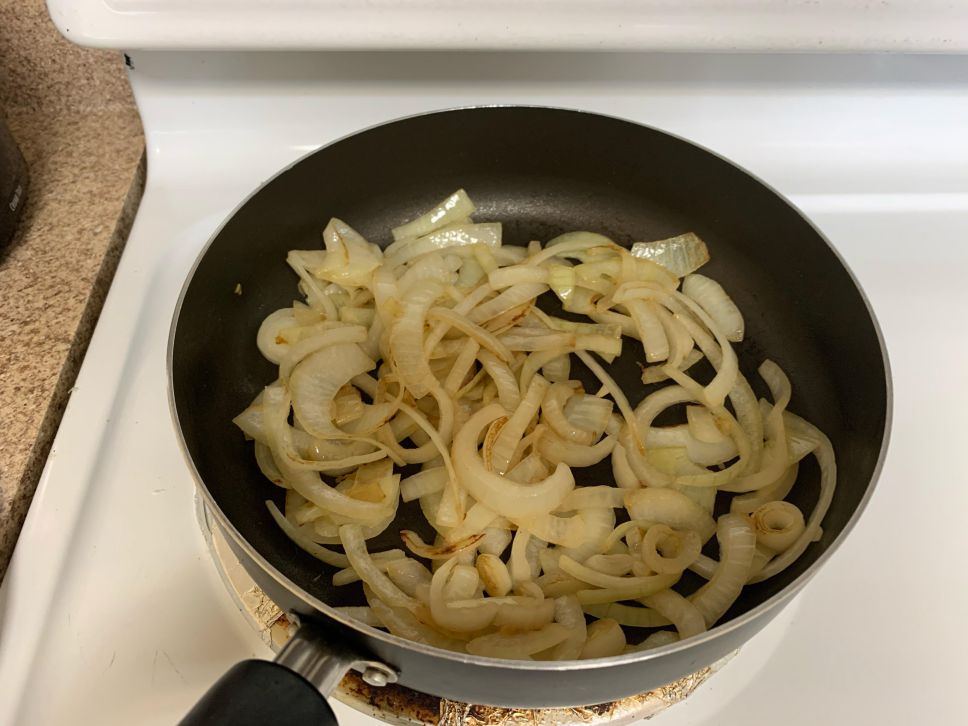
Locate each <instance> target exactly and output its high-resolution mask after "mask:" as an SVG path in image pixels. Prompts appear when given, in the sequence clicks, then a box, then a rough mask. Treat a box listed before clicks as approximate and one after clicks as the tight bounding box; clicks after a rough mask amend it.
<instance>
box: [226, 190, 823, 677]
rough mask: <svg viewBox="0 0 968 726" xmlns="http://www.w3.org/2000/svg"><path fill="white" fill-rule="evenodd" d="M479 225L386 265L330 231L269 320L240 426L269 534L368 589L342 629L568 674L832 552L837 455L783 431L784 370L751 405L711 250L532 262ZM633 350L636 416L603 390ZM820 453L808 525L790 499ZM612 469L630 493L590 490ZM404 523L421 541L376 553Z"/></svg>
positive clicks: (816, 435)
mask: <svg viewBox="0 0 968 726" xmlns="http://www.w3.org/2000/svg"><path fill="white" fill-rule="evenodd" d="M474 211H475V208H474V205H473V203H472V202H471V200H470V199H469V198H468V196H467V194H466V193H465V192H464V191H463V190H460V191H458V192H456V193H454V194H452V195H451V196H449V197H447V198H446V199H445V200H444V201H443V202H441V203H440V204H439V205H438V206H436V207H435V208H434V209H432V210H430V211H429V212H427V213H426V214H424V215H423V216H421V217H419V218H417V219H414V220H412V221H410V222H408V223H406V224H404V225H402V226H400V227H397V228H395V229H393V240H394V241H393V243H392V244H390V245H389V246H387V247H386V248H385V249H383V250H381V249H380V248H379V247H378V246H376V245H374V244H371V243H370V242H368V241H367V240H365V239H364V238H363V237H362V236H360V234H358V233H357V232H355V231H354V230H353V229H352V228H351V227H350V226H349V225H347V224H346V223H345V222H342V221H340V220H338V219H333V220H331V221H330V223H329V225H328V226H327V227H326V229H325V231H324V232H323V240H324V242H325V250H295V251H292V252H290V253H289V257H288V263H289V265H290V266H291V267H292V268H293V270H295V272H296V274H297V275H298V276H299V291H300V293H301V294H302V295H303V296H304V298H305V299H304V301H297V302H294V303H293V305H292V307H287V308H283V309H282V310H278V311H276V312H274V313H272V314H271V315H269V316H268V317H267V318H266V319H265V321H264V322H263V323H262V326H261V328H260V330H259V333H258V341H257V342H258V346H259V350H260V351H261V352H262V354H263V355H264V356H265V357H266V358H267V359H268V360H270V361H272V363H274V364H277V365H278V366H279V375H278V379H277V380H276V381H275V382H273V383H271V384H270V385H269V386H267V387H266V388H265V390H264V391H263V392H262V393H260V394H259V396H258V397H257V398H256V399H255V401H253V402H252V404H251V406H249V408H247V409H246V410H245V411H243V412H242V413H241V414H240V415H239V416H238V417H236V419H235V423H236V424H237V425H238V426H239V428H241V429H242V431H243V432H244V433H245V435H246V436H247V437H248V438H251V439H253V440H254V442H255V444H254V445H255V458H256V461H257V462H258V465H259V467H260V469H261V471H262V472H263V473H264V474H265V476H266V477H267V478H268V479H269V480H270V481H272V482H273V483H274V484H277V485H278V486H280V487H283V488H284V489H285V507H284V510H283V511H280V510H279V509H278V508H277V507H276V505H275V504H274V503H273V502H271V501H269V502H266V504H267V506H268V507H269V510H270V512H271V514H272V516H273V518H274V519H275V521H276V522H277V523H278V525H279V526H280V527H281V528H282V529H283V530H284V531H285V533H286V534H287V535H288V536H289V537H290V538H291V539H292V540H293V541H294V542H295V543H296V544H297V545H299V547H301V548H302V549H303V550H305V551H306V552H308V553H309V554H311V555H313V556H314V557H316V558H318V559H319V560H321V561H322V562H323V563H325V564H326V565H329V566H330V567H331V568H335V572H334V573H333V574H332V578H333V583H334V584H336V585H346V584H349V583H354V582H359V581H362V587H363V591H364V593H365V595H366V600H367V602H368V606H366V607H354V608H344V611H345V612H346V613H347V614H348V615H351V616H353V617H355V618H357V619H359V620H361V621H363V622H365V623H368V624H370V625H373V626H375V627H379V628H385V629H387V630H389V631H390V632H391V633H394V634H396V635H399V636H402V637H404V638H409V639H411V640H415V641H419V642H421V643H426V644H430V645H433V646H438V647H441V648H448V649H451V650H457V651H462V652H467V653H471V654H475V655H483V656H492V657H497V658H517V659H551V660H572V659H578V658H598V657H605V656H612V655H616V654H619V653H622V652H625V651H627V650H634V649H641V648H649V647H655V646H657V645H663V644H668V643H671V642H674V641H676V640H678V639H682V638H688V637H690V636H694V635H696V634H698V633H701V632H703V631H705V630H707V629H708V628H710V627H712V626H713V625H714V624H715V623H716V622H717V621H718V620H719V619H720V618H721V617H722V616H723V615H724V614H725V613H726V611H727V610H728V609H729V607H730V606H731V605H732V603H733V602H734V601H735V600H736V598H737V597H738V596H739V594H740V591H741V590H742V588H743V587H744V586H745V585H746V584H747V583H756V582H760V581H762V580H765V579H767V578H770V577H773V576H775V575H776V574H777V573H779V572H781V571H782V570H784V569H785V568H786V567H788V566H789V565H790V564H791V563H793V562H794V561H795V560H796V559H797V558H798V557H799V556H800V555H801V554H802V553H803V551H804V550H805V549H806V548H807V546H808V545H809V544H810V542H812V541H814V540H816V539H818V538H819V536H820V534H821V528H820V525H821V521H822V520H823V518H824V515H825V514H826V512H827V509H828V508H829V506H830V503H831V499H832V497H833V493H834V485H835V482H836V468H835V462H834V454H833V449H832V447H831V445H830V441H829V440H828V439H827V437H826V436H825V435H824V434H823V433H822V432H821V431H819V430H818V429H817V428H816V427H814V426H813V425H811V424H810V423H808V422H807V421H805V420H803V419H802V418H799V417H798V416H796V415H795V414H793V413H791V412H790V411H789V410H787V405H788V403H789V401H790V394H791V387H790V381H789V380H788V379H787V376H786V375H785V374H784V373H783V371H782V370H781V369H780V367H779V366H778V365H777V364H776V363H773V362H771V361H769V360H767V361H764V362H763V363H762V365H760V367H759V370H758V372H757V373H758V375H759V377H760V378H761V379H762V381H763V382H764V383H765V386H766V388H765V389H764V390H766V389H768V390H769V393H770V395H769V397H768V399H766V398H760V399H757V397H756V395H755V394H754V392H753V389H752V387H751V385H750V383H749V382H748V380H747V379H746V377H744V375H743V373H742V372H741V371H740V369H739V364H738V361H737V356H736V353H735V351H734V349H733V345H732V344H733V343H737V342H739V341H741V340H742V339H743V335H744V322H743V316H742V314H741V312H740V311H739V309H738V308H737V307H736V305H735V304H734V303H733V301H732V300H731V299H730V298H729V296H728V295H727V293H726V292H725V291H724V290H723V288H722V287H721V286H720V285H719V284H718V283H717V282H715V281H714V280H712V279H710V278H708V277H705V276H703V275H701V274H698V273H697V272H696V270H697V269H698V268H699V267H701V266H702V265H703V264H704V263H705V262H706V261H707V260H708V259H709V256H708V252H707V249H706V246H705V244H704V243H703V242H702V240H701V239H699V237H697V236H696V235H694V234H691V233H688V234H683V235H681V236H678V237H673V238H671V239H665V240H659V241H654V242H645V243H643V242H639V243H636V244H634V245H632V247H631V249H627V248H624V247H621V246H619V245H617V244H615V243H613V242H612V241H611V240H609V239H608V238H606V237H604V236H602V235H600V234H595V233H592V232H570V233H567V234H563V235H561V236H559V237H556V238H554V239H552V240H549V241H548V242H547V243H546V244H544V245H542V244H541V243H539V242H532V243H530V244H529V245H528V246H527V247H519V246H511V245H502V243H501V225H500V224H494V223H478V222H473V221H472V220H471V215H472V214H473V212H474ZM546 301H547V302H548V303H549V304H545V302H546ZM539 302H540V305H539ZM555 305H557V307H555ZM547 309H556V310H561V311H563V312H558V313H557V314H552V313H549V312H546V310H547ZM625 346H632V347H633V350H634V351H635V353H636V357H637V358H639V360H640V362H641V379H642V384H641V390H640V391H637V392H636V395H634V396H633V399H638V398H640V397H641V394H643V393H644V394H645V395H644V398H642V400H641V402H639V403H638V404H637V405H636V406H634V407H633V405H632V404H631V403H630V401H629V399H628V398H627V395H626V394H627V393H628V392H629V391H628V390H623V388H622V387H620V386H619V385H618V384H617V383H616V382H615V380H614V379H613V378H612V376H611V375H610V373H609V364H610V363H611V362H612V361H613V360H614V359H615V358H616V357H618V356H619V355H620V354H621V353H622V351H623V349H624V347H625ZM580 377H581V378H583V379H584V380H585V381H586V382H587V381H589V380H595V381H596V383H595V385H594V386H592V387H591V388H593V389H594V390H590V389H586V388H585V386H584V385H583V384H582V382H581V381H580V380H579V378H580ZM675 415H679V420H680V421H681V423H678V424H674V425H657V424H656V421H657V419H658V418H659V417H660V416H664V417H665V419H669V418H671V417H674V416H675ZM811 454H812V455H813V456H815V457H816V459H817V462H818V464H819V469H820V491H819V496H818V497H816V501H815V503H814V504H813V507H812V509H811V511H809V513H806V516H805V513H804V512H801V510H800V509H799V508H798V507H797V506H795V505H794V504H792V503H790V502H788V501H785V500H786V498H787V496H788V495H789V494H790V492H791V491H792V490H793V489H794V487H796V485H797V474H798V467H799V462H800V461H801V460H802V459H803V458H804V457H806V456H807V455H811ZM603 461H605V462H606V463H610V465H611V472H612V476H610V477H606V478H603V480H601V481H599V482H597V483H595V484H593V485H588V486H581V485H576V482H575V474H576V473H578V474H579V475H580V476H579V478H581V479H582V480H583V481H584V480H587V478H588V477H587V476H581V474H582V473H583V472H581V470H582V469H583V468H585V467H591V466H594V465H596V464H598V463H599V462H603ZM402 472H403V473H402ZM404 473H405V474H406V476H404ZM585 474H587V472H585ZM406 502H419V508H420V510H421V511H422V513H423V515H424V517H425V518H426V521H427V524H428V526H427V527H426V529H425V532H424V537H421V535H420V534H418V533H417V532H413V531H409V530H402V531H400V532H399V534H400V538H401V541H402V548H400V549H391V550H388V551H375V550H376V548H375V547H372V546H368V540H371V539H372V538H374V537H377V536H378V535H380V534H381V533H383V532H384V531H385V530H387V529H390V528H394V527H395V526H396V527H399V524H397V523H396V521H395V520H396V517H397V512H398V507H400V506H401V503H406ZM410 506H416V505H410ZM719 512H725V513H722V514H720V515H719V516H718V517H714V513H719ZM391 531H392V530H391ZM428 532H433V533H435V534H434V536H433V537H432V538H430V537H427V533H428ZM425 538H426V539H429V541H426V540H425ZM707 544H708V545H709V546H707ZM711 554H712V555H713V556H710V555H711ZM687 571H691V572H692V573H695V574H696V575H698V576H700V577H701V578H702V579H703V580H705V583H704V584H702V585H701V586H699V587H698V589H696V588H695V580H696V579H698V578H695V577H694V576H689V575H688V574H686V573H687ZM690 579H692V580H693V584H692V585H691V586H688V587H683V585H684V584H686V583H688V582H689V580H690ZM680 580H682V583H680ZM677 588H678V590H677ZM642 628H647V629H650V630H639V629H642ZM644 634H648V636H647V637H645V638H644V640H643V639H642V636H643V635H644ZM629 636H632V640H633V641H640V642H636V643H635V644H634V645H631V644H630V643H629Z"/></svg>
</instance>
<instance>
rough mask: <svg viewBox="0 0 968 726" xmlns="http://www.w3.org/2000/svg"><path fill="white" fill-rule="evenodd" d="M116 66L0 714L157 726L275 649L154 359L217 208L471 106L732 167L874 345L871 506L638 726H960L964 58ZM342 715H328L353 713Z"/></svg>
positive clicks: (965, 533) (10, 611)
mask: <svg viewBox="0 0 968 726" xmlns="http://www.w3.org/2000/svg"><path fill="white" fill-rule="evenodd" d="M132 62H133V65H134V69H133V70H132V71H131V74H132V81H133V84H134V88H135V92H136V96H137V98H138V102H139V105H140V107H141V109H142V112H143V114H144V119H145V127H146V129H147V143H148V154H149V172H148V182H147V187H146V191H145V195H144V200H143V202H142V205H141V208H140V210H139V212H138V217H137V219H136V221H135V225H134V228H133V230H132V232H131V237H130V239H129V242H128V245H127V248H126V250H125V253H124V257H123V259H122V261H121V264H120V266H119V269H118V273H117V277H116V279H115V282H114V284H113V287H112V290H111V293H110V295H109V298H108V301H107V303H106V304H105V307H104V312H103V313H102V317H101V321H100V323H99V325H98V328H97V330H96V332H95V335H94V338H93V340H92V343H91V346H90V349H89V352H88V355H87V358H86V360H85V363H84V365H83V368H82V371H81V373H80V376H79V378H78V381H77V386H76V389H75V391H74V393H73V395H72V398H71V402H70V404H69V406H68V410H67V412H66V414H65V417H64V421H63V424H62V426H61V429H60V431H59V433H58V435H57V438H56V441H55V443H54V447H53V449H52V452H51V456H50V460H49V462H48V465H47V468H46V470H45V472H44V475H43V478H42V480H41V483H40V486H39V487H38V490H37V495H36V498H35V502H34V505H33V507H32V509H31V512H30V515H29V517H28V520H27V523H26V526H25V529H24V532H23V535H22V538H21V542H20V545H19V546H18V549H17V551H16V553H15V558H14V561H13V563H12V566H11V569H10V571H9V573H8V575H7V577H6V580H5V581H4V583H3V585H2V587H0V723H4V724H8V723H9V724H17V723H23V724H31V725H35V724H36V725H38V726H39V725H43V724H60V723H66V722H72V723H80V724H85V723H99V724H130V723H140V724H171V723H175V722H176V721H177V720H178V718H179V717H180V716H181V715H182V714H183V713H184V712H185V711H186V710H187V708H188V707H189V706H190V704H191V703H192V702H193V701H194V699H195V698H197V696H198V695H199V694H200V693H201V692H202V691H203V690H204V689H205V688H206V687H207V686H208V685H209V684H211V683H212V682H213V681H214V680H215V679H216V678H217V677H218V676H219V675H220V674H221V673H222V672H223V671H224V670H226V669H227V668H228V667H229V665H230V664H231V663H232V662H234V661H235V660H237V659H241V658H246V657H252V656H257V657H267V656H268V655H269V651H268V648H267V647H266V646H265V645H264V644H263V642H262V641H261V640H260V638H259V637H258V635H257V634H256V633H255V632H254V631H253V630H252V629H251V628H250V626H249V624H248V623H247V622H246V620H245V618H244V617H242V615H241V614H240V613H239V612H238V610H237V609H236V607H235V605H234V603H233V601H232V599H231V597H230V595H229V594H228V593H227V592H226V590H225V588H224V585H223V583H222V581H221V580H220V578H219V576H218V574H217V572H216V570H215V568H214V566H213V565H212V563H211V561H210V559H209V554H208V551H207V549H206V547H205V544H204V540H203V538H202V534H201V532H200V529H199V527H198V524H197V522H196V520H195V514H194V505H193V486H192V482H191V478H190V476H189V474H188V472H187V469H186V466H185V463H184V461H183V459H182V456H181V453H180V451H179V449H178V447H177V445H176V441H175V435H174V432H173V429H172V424H171V421H170V418H169V414H168V405H167V399H166V380H165V367H164V361H165V347H166V343H167V335H168V328H169V324H170V320H171V314H172V311H173V308H174V304H175V301H176V299H177V296H178V293H179V291H180V288H181V285H182V282H183V280H184V278H185V276H186V275H187V273H188V271H189V269H190V267H191V265H192V263H193V261H194V259H195V257H196V256H197V254H198V253H199V251H200V250H201V248H202V247H203V245H204V243H205V242H206V240H207V239H208V238H209V236H210V235H211V234H212V233H213V232H214V231H215V230H216V229H217V227H218V225H219V224H220V222H221V220H222V219H223V218H224V217H225V216H226V215H227V214H229V213H230V212H231V210H232V209H233V208H234V207H235V206H237V205H238V204H239V202H240V201H241V200H242V199H243V198H244V197H245V196H246V195H247V194H248V193H249V192H250V191H251V190H252V189H254V188H255V187H256V186H257V185H258V184H260V183H261V182H262V181H264V180H265V179H267V178H268V177H270V176H271V175H272V174H273V173H274V172H275V170H277V169H279V168H281V167H282V166H284V165H286V164H288V163H290V162H291V161H293V160H294V159H296V158H298V157H299V156H301V155H302V154H304V153H307V152H309V151H311V150H312V149H314V148H316V147H318V146H319V145H320V144H323V143H326V142H328V141H330V140H332V139H335V138H339V137H340V136H342V135H344V134H346V133H349V132H351V131H353V130H355V129H358V128H362V127H366V126H368V125H371V124H373V123H377V122H380V121H384V120H389V119H392V118H394V117H399V116H401V115H405V114H408V113H414V112H420V111H424V110H430V109H436V108H444V107H452V106H459V105H466V104H473V103H534V104H548V105H557V106H567V107H573V108H583V109H588V110H596V111H600V112H605V113H612V114H616V115H621V116H625V117H629V118H633V119H636V120H639V121H643V122H647V123H650V124H653V125H656V126H658V127H660V128H664V129H668V130H671V131H673V132H675V133H679V134H681V135H683V136H685V137H687V138H690V139H692V140H695V141H697V142H699V143H702V144H704V145H707V146H709V147H711V148H713V149H715V150H716V151H719V152H720V153H723V154H724V155H726V156H728V157H730V158H732V159H734V160H735V161H737V162H739V163H741V164H743V165H745V166H746V167H747V168H749V169H751V170H752V171H753V172H754V173H757V174H759V175H760V176H762V177H763V178H765V179H766V180H767V181H769V182H770V183H772V184H774V185H775V186H776V187H777V188H778V189H779V190H780V191H782V192H784V193H786V194H788V195H791V197H792V199H793V201H794V202H796V203H797V204H798V205H800V206H801V208H802V209H804V211H805V212H806V213H807V214H808V215H809V216H810V217H811V218H812V219H813V220H814V221H815V222H816V223H817V224H818V225H819V226H820V228H821V229H822V230H823V231H824V232H825V233H826V234H827V235H828V236H829V237H830V239H831V240H832V241H833V243H834V244H835V246H836V247H837V248H838V250H839V251H840V252H841V253H842V255H843V256H844V258H845V259H846V261H847V262H848V264H849V265H850V266H851V267H852V269H853V271H854V272H855V274H856V275H857V277H858V279H859V280H860V282H861V284H862V285H863V287H864V289H865V290H866V292H867V294H868V296H869V298H870V300H871V302H872V304H873V307H874V309H875V312H876V313H877V315H878V317H879V320H880V323H881V326H882V329H883V333H884V336H885V339H886V341H887V345H888V349H889V353H890V357H891V363H892V368H893V375H894V391H895V410H894V427H893V435H892V442H891V448H890V452H889V455H888V458H887V462H886V465H885V467H884V471H883V474H882V476H881V481H880V484H879V487H878V491H877V492H876V493H875V496H874V498H873V500H872V502H871V504H870V507H869V508H868V510H867V512H866V514H865V515H864V517H863V518H862V520H861V521H860V523H859V524H858V526H857V528H856V529H855V531H854V532H853V533H852V535H851V536H850V537H849V539H848V541H847V542H846V543H845V544H844V546H843V547H842V548H841V550H840V551H839V552H838V553H837V554H836V556H835V557H833V559H832V560H831V561H830V562H829V563H828V564H827V565H826V566H825V567H824V568H823V570H822V571H821V572H820V573H819V574H818V575H817V577H816V578H815V580H814V581H813V582H811V583H810V584H809V585H808V587H807V588H806V589H805V591H804V592H803V593H802V594H801V595H800V596H799V597H798V598H797V599H796V600H795V601H794V602H793V603H792V604H791V605H790V606H789V607H788V608H787V609H786V610H785V611H784V612H783V613H782V614H781V615H780V616H779V617H778V618H777V620H776V621H775V622H774V623H773V624H771V625H770V626H768V628H767V629H766V630H765V631H763V633H761V634H760V635H759V636H757V637H756V638H754V639H753V640H752V641H751V642H750V643H749V644H748V645H747V646H746V647H744V649H743V650H742V651H741V653H740V654H739V656H737V657H736V658H735V659H734V661H733V662H731V663H730V664H729V665H727V666H726V667H725V668H724V669H723V670H722V672H720V673H718V674H717V675H715V676H714V677H713V678H712V679H710V681H709V682H708V683H707V684H705V685H704V686H702V687H701V688H700V689H699V690H698V691H697V692H696V693H695V694H694V695H693V696H692V697H691V698H690V699H689V700H688V701H686V702H685V703H684V704H682V705H679V706H677V707H675V708H673V709H671V710H670V711H668V712H667V713H665V714H663V715H661V716H659V717H657V718H655V719H654V723H657V724H660V725H661V726H677V725H678V724H683V725H685V724H690V725H691V726H712V724H727V725H728V724H743V725H744V726H749V725H756V724H764V725H765V724H773V723H775V722H776V721H777V720H782V721H783V722H784V723H786V724H788V725H790V726H796V725H799V724H803V725H804V726H806V725H807V724H810V725H811V726H812V725H813V724H816V723H818V722H820V720H821V719H823V720H825V721H826V722H828V723H836V724H841V723H844V724H847V723H870V722H872V721H873V720H875V719H876V721H877V722H878V723H880V724H897V725H899V726H900V725H901V724H910V723H915V722H917V721H924V722H927V723H955V722H957V721H958V720H959V719H960V718H961V715H962V713H963V710H962V699H961V695H960V692H959V689H958V688H957V685H958V683H959V680H960V679H959V678H958V677H957V674H958V673H959V670H960V669H961V667H962V666H961V660H962V654H963V652H964V651H965V650H966V648H968V627H966V625H965V623H964V617H963V614H964V613H965V612H968V588H966V587H964V586H963V585H964V583H963V578H962V577H961V574H960V570H959V569H958V568H957V565H956V563H957V557H958V554H959V553H961V552H964V551H965V550H966V548H968V528H966V527H964V524H963V523H964V513H965V512H966V511H968V475H966V474H965V473H964V469H963V467H961V466H960V465H959V458H958V453H959V451H960V450H961V449H962V448H963V447H964V446H965V442H966V441H968V419H966V417H965V414H964V411H965V410H968V378H966V377H965V375H964V361H965V360H968V338H966V337H965V336H964V335H963V334H961V328H962V327H963V324H964V323H963V321H964V320H965V318H966V315H968V292H966V286H965V284H964V281H963V278H964V271H965V270H968V245H966V244H965V234H966V230H968V135H965V134H964V129H965V128H968V87H966V86H964V85H962V84H960V80H961V79H962V78H964V77H968V76H966V73H968V62H966V59H957V58H938V59H930V58H910V59H903V58H888V57H866V58H857V57H847V56H844V57H830V58H814V59H804V58H799V57H792V56H777V57H769V58H767V57H750V56H727V57H716V56H636V55H592V56H581V57H579V56H570V55H567V54H561V55H558V56H553V55H551V56H547V55H542V56H527V55H518V56H516V55H514V54H511V55H505V56H491V55H487V54H478V55H467V56H460V57H450V56H444V55H440V54H438V55H434V54H418V55H413V56H403V55H396V54H383V55H366V54H330V55H325V54H320V55H300V54H294V55H281V54H261V55H255V54H253V55H246V54H240V55H231V54H230V55H223V56H218V55H215V54H177V55H174V56H170V57H165V56H163V55H162V54H152V53H140V54H133V55H132ZM818 284H820V283H819V281H818ZM337 710H338V711H339V712H340V716H342V717H343V718H344V724H354V723H355V724H362V722H363V721H365V720H366V719H365V718H364V717H362V716H359V715H357V714H355V712H349V711H348V710H346V709H343V708H342V707H341V706H339V705H337ZM370 723H372V722H370Z"/></svg>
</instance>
